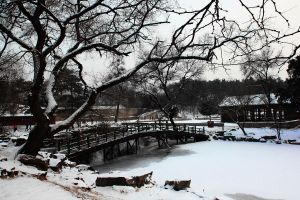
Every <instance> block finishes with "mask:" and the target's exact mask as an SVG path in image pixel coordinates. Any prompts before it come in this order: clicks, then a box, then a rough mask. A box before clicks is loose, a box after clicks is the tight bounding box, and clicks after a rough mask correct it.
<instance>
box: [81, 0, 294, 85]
mask: <svg viewBox="0 0 300 200" xmlns="http://www.w3.org/2000/svg"><path fill="white" fill-rule="evenodd" d="M178 2H179V3H180V5H182V6H183V7H185V8H187V9H197V8H201V6H202V5H203V2H207V0H206V1H205V0H202V1H199V0H179V1H178ZM201 2H202V4H201ZM220 2H221V6H222V7H223V8H224V9H226V10H228V11H229V12H228V13H230V15H229V17H232V18H235V19H238V20H239V22H240V23H243V22H245V21H246V20H247V19H248V18H247V17H248V16H247V14H246V13H245V10H243V9H241V7H240V6H239V4H238V3H237V2H238V1H237V0H221V1H220ZM259 2H261V1H259ZM275 2H276V4H277V6H278V9H279V10H280V11H282V12H283V14H284V15H285V16H286V17H287V18H288V19H289V21H290V24H291V27H290V28H293V29H295V28H296V27H298V26H299V25H300V23H299V21H300V1H299V0H275ZM248 3H249V4H248V5H254V4H255V0H249V1H248ZM269 11H270V13H272V11H273V9H272V10H270V9H269ZM185 19H186V18H182V17H181V16H180V17H179V16H173V17H171V18H170V21H171V25H168V26H165V27H162V28H161V27H160V29H159V30H157V32H156V34H158V35H161V36H162V37H168V36H169V35H170V34H171V32H172V31H173V30H175V29H176V27H178V26H179V25H180V24H182V23H183V22H184V21H185ZM272 26H274V27H275V28H276V29H280V30H281V31H287V26H286V23H285V22H284V20H282V19H280V18H275V19H273V21H272ZM292 40H297V41H300V35H299V36H297V37H294V38H292V39H291V41H292ZM136 56H137V55H135V54H133V55H132V56H131V57H130V58H128V59H127V60H126V65H127V66H126V67H127V68H131V67H132V66H133V65H134V64H135V59H134V58H135V57H136ZM80 60H81V61H82V62H83V64H84V65H87V66H88V67H87V68H86V71H85V74H86V77H89V78H88V79H92V77H93V76H99V75H98V74H99V73H100V74H101V73H102V74H103V73H105V69H106V68H107V67H105V66H107V65H108V61H107V60H105V59H101V60H99V55H97V54H93V55H89V56H87V55H82V56H81V57H80ZM280 76H281V77H282V78H286V77H287V73H286V67H285V68H283V69H282V70H281V72H280ZM216 78H219V79H242V75H241V73H240V70H239V66H232V67H229V68H227V71H226V72H225V70H224V69H222V68H219V69H216V70H206V72H205V74H204V75H203V79H207V80H212V79H216Z"/></svg>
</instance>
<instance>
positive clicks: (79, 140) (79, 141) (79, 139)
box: [77, 135, 81, 150]
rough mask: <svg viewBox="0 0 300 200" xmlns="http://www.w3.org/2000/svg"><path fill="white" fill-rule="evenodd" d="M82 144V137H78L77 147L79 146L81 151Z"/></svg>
mask: <svg viewBox="0 0 300 200" xmlns="http://www.w3.org/2000/svg"><path fill="white" fill-rule="evenodd" d="M80 143H81V135H79V136H78V141H77V145H78V149H79V150H80V149H81V146H80Z"/></svg>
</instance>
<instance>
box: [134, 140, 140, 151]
mask: <svg viewBox="0 0 300 200" xmlns="http://www.w3.org/2000/svg"><path fill="white" fill-rule="evenodd" d="M138 142H139V139H138V138H136V139H135V153H136V154H137V152H138V149H139V146H138Z"/></svg>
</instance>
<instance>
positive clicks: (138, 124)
mask: <svg viewBox="0 0 300 200" xmlns="http://www.w3.org/2000/svg"><path fill="white" fill-rule="evenodd" d="M137 126H138V133H139V132H140V123H137Z"/></svg>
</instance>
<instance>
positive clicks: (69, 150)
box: [67, 137, 71, 155]
mask: <svg viewBox="0 0 300 200" xmlns="http://www.w3.org/2000/svg"><path fill="white" fill-rule="evenodd" d="M67 148H68V155H70V152H71V147H70V138H69V137H68V140H67Z"/></svg>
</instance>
